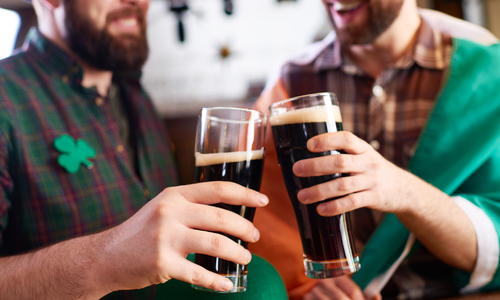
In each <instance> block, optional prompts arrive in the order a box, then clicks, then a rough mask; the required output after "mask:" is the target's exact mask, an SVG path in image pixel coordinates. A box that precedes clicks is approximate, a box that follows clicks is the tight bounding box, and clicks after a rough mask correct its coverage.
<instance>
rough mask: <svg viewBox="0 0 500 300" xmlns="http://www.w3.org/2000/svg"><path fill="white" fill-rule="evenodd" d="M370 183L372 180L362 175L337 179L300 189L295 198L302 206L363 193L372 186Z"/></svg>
mask: <svg viewBox="0 0 500 300" xmlns="http://www.w3.org/2000/svg"><path fill="white" fill-rule="evenodd" d="M372 182H373V178H372V177H370V176H367V175H364V174H354V175H351V176H344V177H339V178H337V179H334V180H330V181H327V182H324V183H320V184H317V185H314V186H312V187H308V188H306V189H302V190H300V191H299V192H298V193H297V198H298V199H299V201H300V202H302V203H304V204H309V203H315V202H319V201H323V200H326V199H331V198H337V197H342V196H345V195H348V194H351V193H357V192H360V191H364V190H366V189H368V188H369V187H371V186H372V185H373V183H372Z"/></svg>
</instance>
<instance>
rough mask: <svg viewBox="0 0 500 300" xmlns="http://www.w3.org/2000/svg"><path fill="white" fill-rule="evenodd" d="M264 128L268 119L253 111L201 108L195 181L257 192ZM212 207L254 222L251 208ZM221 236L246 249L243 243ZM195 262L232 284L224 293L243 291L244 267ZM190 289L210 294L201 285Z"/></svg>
mask: <svg viewBox="0 0 500 300" xmlns="http://www.w3.org/2000/svg"><path fill="white" fill-rule="evenodd" d="M266 126H267V116H266V115H265V114H264V113H262V112H259V111H256V110H251V109H245V108H232V107H213V108H203V109H202V110H201V112H200V115H199V118H198V128H197V132H196V143H195V167H196V169H195V181H196V182H204V181H232V182H235V183H238V184H240V185H242V186H244V187H247V188H250V189H253V190H256V191H259V190H260V184H261V179H262V170H263V167H264V142H265V136H266V135H265V130H266ZM215 206H218V207H221V208H224V209H227V210H230V211H232V212H235V213H237V214H239V215H241V216H242V217H244V218H246V219H247V220H249V221H253V217H254V214H255V208H253V207H245V206H241V205H229V204H224V203H219V204H216V205H215ZM224 235H225V236H227V237H229V238H230V239H232V240H233V241H235V242H236V243H238V244H240V245H243V247H245V248H247V243H246V242H244V241H242V240H240V239H238V238H235V237H233V236H230V235H226V234H224ZM195 263H197V264H199V265H201V266H202V267H204V268H205V269H207V270H209V271H212V272H214V273H217V274H220V275H223V276H225V277H227V278H229V279H230V280H231V281H232V282H233V289H232V290H231V291H229V292H224V293H234V292H243V291H245V290H246V280H247V266H246V265H240V264H236V263H233V262H230V261H227V260H223V259H220V258H218V257H213V256H208V255H204V254H196V255H195ZM193 287H194V288H196V289H200V290H208V291H212V290H209V289H206V288H204V287H200V286H195V285H193Z"/></svg>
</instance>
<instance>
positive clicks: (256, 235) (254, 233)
mask: <svg viewBox="0 0 500 300" xmlns="http://www.w3.org/2000/svg"><path fill="white" fill-rule="evenodd" d="M253 239H254V241H258V240H259V239H260V231H259V230H258V229H257V228H254V230H253Z"/></svg>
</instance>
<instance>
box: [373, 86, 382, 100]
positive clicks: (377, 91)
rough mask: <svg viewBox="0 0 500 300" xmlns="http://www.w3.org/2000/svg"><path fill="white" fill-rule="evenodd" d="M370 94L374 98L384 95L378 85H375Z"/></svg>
mask: <svg viewBox="0 0 500 300" xmlns="http://www.w3.org/2000/svg"><path fill="white" fill-rule="evenodd" d="M372 92H373V95H375V97H380V96H382V95H383V94H384V89H383V88H382V87H381V86H380V85H376V86H374V87H373V89H372Z"/></svg>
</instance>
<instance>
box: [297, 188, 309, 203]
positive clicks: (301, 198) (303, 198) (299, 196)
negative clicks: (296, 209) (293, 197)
mask: <svg viewBox="0 0 500 300" xmlns="http://www.w3.org/2000/svg"><path fill="white" fill-rule="evenodd" d="M308 197H309V195H308V194H307V191H304V190H302V191H300V192H299V193H298V194H297V199H299V201H300V202H302V203H305V202H307V198H308Z"/></svg>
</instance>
